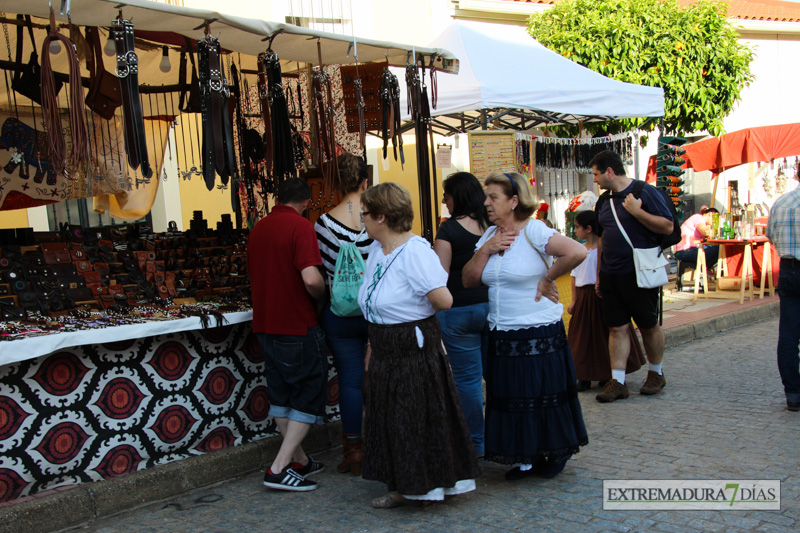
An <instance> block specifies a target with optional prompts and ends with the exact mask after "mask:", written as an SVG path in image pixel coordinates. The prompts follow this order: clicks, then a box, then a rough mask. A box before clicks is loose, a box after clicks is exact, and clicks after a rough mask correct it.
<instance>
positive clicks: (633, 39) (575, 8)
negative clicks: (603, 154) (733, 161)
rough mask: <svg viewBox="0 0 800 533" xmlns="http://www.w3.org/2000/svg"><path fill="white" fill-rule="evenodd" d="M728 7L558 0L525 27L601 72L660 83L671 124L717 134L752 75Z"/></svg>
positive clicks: (708, 1) (714, 1)
mask: <svg viewBox="0 0 800 533" xmlns="http://www.w3.org/2000/svg"><path fill="white" fill-rule="evenodd" d="M726 11H727V5H726V4H725V3H724V2H721V1H719V0H700V1H698V2H696V3H693V4H691V5H689V6H687V7H683V8H681V7H679V6H678V2H677V0H563V1H561V2H558V3H556V4H555V5H554V6H553V8H552V9H549V10H547V11H544V12H542V13H537V14H535V15H532V16H531V18H530V21H529V23H528V32H529V33H530V34H531V35H532V36H533V37H534V38H535V39H536V40H537V41H539V42H540V43H541V44H543V45H544V46H546V47H547V48H549V49H551V50H553V51H555V52H557V53H559V54H561V55H562V56H564V57H567V58H569V59H571V60H573V61H575V62H577V63H580V64H581V65H583V66H585V67H587V68H590V69H591V70H594V71H596V72H599V73H600V74H603V75H604V76H608V77H609V78H613V79H615V80H619V81H624V82H629V83H636V84H640V85H650V86H655V87H662V88H663V89H664V99H665V102H664V104H665V117H664V125H665V130H667V131H668V132H674V133H677V134H686V133H691V132H693V131H701V130H708V131H709V132H710V133H711V134H713V135H719V134H721V133H723V126H722V121H723V119H724V118H725V117H726V116H727V115H728V114H729V113H730V112H731V110H732V109H733V106H734V104H735V103H736V101H737V100H738V99H739V97H740V95H741V91H742V89H743V88H744V87H745V86H746V85H749V84H750V82H751V81H752V80H753V75H752V73H751V72H750V62H751V61H752V59H753V56H754V53H753V51H752V50H751V49H750V48H748V47H747V46H745V45H743V44H741V43H739V41H738V38H737V33H736V31H735V30H734V28H733V27H732V26H731V24H730V23H729V22H728V21H727V19H726V17H725V15H726ZM643 122H644V119H627V120H621V121H615V122H613V123H608V122H607V123H604V124H603V125H602V126H601V128H602V129H603V130H605V131H607V132H608V133H616V132H619V131H626V130H630V129H634V128H637V127H639V126H640V125H641V124H642V123H643ZM586 126H587V129H589V130H590V131H593V130H595V131H596V130H597V129H598V126H597V125H592V124H587V125H586ZM647 129H649V130H652V125H651V126H650V127H649V128H647Z"/></svg>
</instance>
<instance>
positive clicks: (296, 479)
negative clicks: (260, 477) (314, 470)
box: [264, 466, 317, 492]
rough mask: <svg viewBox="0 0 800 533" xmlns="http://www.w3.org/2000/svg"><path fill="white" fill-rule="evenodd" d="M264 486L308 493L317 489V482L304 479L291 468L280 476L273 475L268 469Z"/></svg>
mask: <svg viewBox="0 0 800 533" xmlns="http://www.w3.org/2000/svg"><path fill="white" fill-rule="evenodd" d="M264 485H265V486H267V487H270V488H272V489H278V490H290V491H294V492H307V491H309V490H315V489H316V488H317V483H316V482H315V481H311V480H308V479H306V478H304V477H303V476H301V475H300V474H298V473H297V472H295V470H294V469H293V468H292V467H291V466H287V467H286V468H284V469H283V470H282V471H281V473H280V474H273V473H272V471H271V470H269V469H267V471H266V472H265V473H264Z"/></svg>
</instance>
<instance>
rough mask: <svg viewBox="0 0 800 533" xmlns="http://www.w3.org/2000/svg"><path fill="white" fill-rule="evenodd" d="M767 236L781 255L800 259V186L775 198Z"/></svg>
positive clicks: (770, 213)
mask: <svg viewBox="0 0 800 533" xmlns="http://www.w3.org/2000/svg"><path fill="white" fill-rule="evenodd" d="M767 238H769V240H770V242H772V244H773V246H775V249H776V250H777V251H778V256H779V257H788V258H792V259H797V260H800V188H797V189H795V190H793V191H792V192H787V193H786V194H784V195H783V196H781V197H780V198H778V199H777V200H775V203H774V204H773V205H772V209H771V210H770V212H769V222H767Z"/></svg>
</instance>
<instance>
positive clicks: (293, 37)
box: [3, 0, 459, 81]
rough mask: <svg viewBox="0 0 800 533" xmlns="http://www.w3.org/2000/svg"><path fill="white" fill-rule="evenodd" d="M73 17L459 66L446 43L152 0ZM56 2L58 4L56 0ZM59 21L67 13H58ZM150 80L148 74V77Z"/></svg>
mask: <svg viewBox="0 0 800 533" xmlns="http://www.w3.org/2000/svg"><path fill="white" fill-rule="evenodd" d="M70 3H71V17H72V22H73V23H74V24H77V25H79V26H101V27H108V26H109V25H110V24H111V21H112V19H114V18H116V17H117V14H118V13H119V12H120V10H121V11H122V14H123V16H124V17H125V18H127V19H130V20H132V21H133V23H134V25H135V26H136V29H137V30H149V31H161V32H175V33H179V34H181V35H185V36H187V37H191V38H197V37H200V36H202V28H203V26H204V25H205V24H206V23H210V24H211V26H210V29H211V32H212V33H213V35H214V36H215V37H218V38H219V39H220V41H221V42H222V44H223V46H224V47H225V48H226V49H228V50H233V51H235V52H240V53H242V54H247V55H251V56H255V55H257V54H259V53H260V52H263V51H264V50H266V48H267V46H268V43H267V42H265V38H266V41H269V39H270V38H272V49H273V50H274V51H275V53H277V54H278V57H280V58H281V59H282V60H291V61H300V62H304V63H311V64H317V63H318V61H319V60H318V57H317V42H318V41H319V42H321V43H322V61H323V63H325V64H326V65H328V64H342V63H345V64H346V63H347V62H348V61H345V60H346V58H353V56H354V53H353V51H352V49H351V47H353V42H354V41H355V42H356V47H357V49H358V59H359V61H360V62H373V61H385V60H388V61H389V64H390V65H399V66H402V65H405V64H406V61H407V58H408V54H409V52H412V51H414V52H416V54H417V58H418V59H420V60H421V59H422V58H423V57H424V58H425V61H426V64H430V62H431V61H433V62H434V65H436V68H437V69H441V70H445V71H447V72H458V65H459V62H458V59H457V57H456V56H454V55H453V54H452V53H450V52H449V51H447V50H444V49H435V48H418V47H414V46H411V45H404V44H398V43H392V42H388V41H377V40H372V39H362V38H356V37H350V36H345V35H339V34H336V33H330V32H324V31H317V30H312V29H308V28H301V27H299V26H293V25H291V24H281V23H277V22H268V21H264V20H255V19H247V18H241V17H234V16H231V15H225V14H223V13H219V12H217V11H208V10H204V9H193V8H188V7H183V6H175V5H170V4H165V3H160V2H151V1H148V0H71V2H70ZM54 4H55V5H56V7H57V4H56V3H55V2H54ZM3 11H5V12H6V13H24V14H28V15H33V16H36V17H41V18H47V17H48V16H49V14H50V9H49V7H48V3H47V2H45V1H44V0H3ZM56 19H57V20H58V21H59V22H65V21H66V16H65V15H60V14H58V13H56ZM145 81H146V80H145Z"/></svg>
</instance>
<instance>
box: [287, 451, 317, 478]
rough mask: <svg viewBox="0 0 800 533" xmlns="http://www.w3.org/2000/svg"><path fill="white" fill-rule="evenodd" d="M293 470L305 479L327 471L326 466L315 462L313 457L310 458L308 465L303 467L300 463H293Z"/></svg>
mask: <svg viewBox="0 0 800 533" xmlns="http://www.w3.org/2000/svg"><path fill="white" fill-rule="evenodd" d="M292 468H293V469H294V471H295V472H297V473H298V474H300V475H301V476H303V477H308V476H313V475H314V474H319V473H320V472H322V471H323V470H325V465H324V464H322V463H320V462H318V461H315V460H314V458H313V457H311V456H310V455H309V456H308V463H307V464H306V465H305V466H303V465H301V464H300V463H292Z"/></svg>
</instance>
